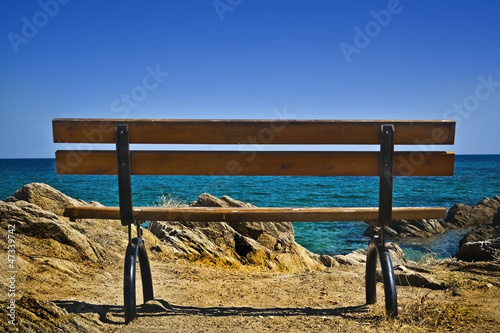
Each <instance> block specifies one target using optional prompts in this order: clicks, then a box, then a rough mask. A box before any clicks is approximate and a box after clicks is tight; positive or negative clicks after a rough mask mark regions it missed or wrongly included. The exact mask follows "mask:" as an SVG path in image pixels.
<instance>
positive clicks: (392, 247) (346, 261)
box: [333, 243, 406, 267]
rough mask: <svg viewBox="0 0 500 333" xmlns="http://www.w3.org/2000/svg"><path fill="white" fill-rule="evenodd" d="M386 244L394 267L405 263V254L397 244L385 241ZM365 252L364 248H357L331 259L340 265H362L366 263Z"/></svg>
mask: <svg viewBox="0 0 500 333" xmlns="http://www.w3.org/2000/svg"><path fill="white" fill-rule="evenodd" d="M386 246H387V248H388V249H389V253H390V254H391V261H392V265H393V266H394V267H395V266H399V265H406V259H405V254H404V252H403V250H402V249H401V248H400V247H399V245H398V244H396V243H386ZM366 254H367V251H366V250H364V249H359V250H356V251H353V252H351V253H349V254H346V255H336V256H333V259H335V260H336V261H337V262H338V263H339V264H341V265H352V266H354V265H364V264H365V263H366Z"/></svg>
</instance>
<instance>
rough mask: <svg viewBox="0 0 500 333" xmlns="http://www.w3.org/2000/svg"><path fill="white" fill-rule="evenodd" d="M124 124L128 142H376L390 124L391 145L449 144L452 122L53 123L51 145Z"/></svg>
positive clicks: (111, 135)
mask: <svg viewBox="0 0 500 333" xmlns="http://www.w3.org/2000/svg"><path fill="white" fill-rule="evenodd" d="M117 124H128V125H129V131H130V143H161V144H250V145H253V144H348V145H350V144H380V126H381V125H382V124H394V127H395V137H394V142H395V144H405V145H429V144H431V145H434V144H448V145H452V144H453V143H454V141H455V121H453V120H228V119H215V120H211V119H202V120H195V119H187V120H186V119H184V120H183V119H180V120H179V119H61V118H59V119H54V120H53V121H52V128H53V137H54V142H56V143H63V142H66V143H115V126H116V125H117Z"/></svg>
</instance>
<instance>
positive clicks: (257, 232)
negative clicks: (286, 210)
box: [190, 193, 295, 250]
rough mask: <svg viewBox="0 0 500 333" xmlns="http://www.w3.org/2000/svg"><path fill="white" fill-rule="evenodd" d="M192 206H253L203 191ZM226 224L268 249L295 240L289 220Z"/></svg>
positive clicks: (285, 244)
mask: <svg viewBox="0 0 500 333" xmlns="http://www.w3.org/2000/svg"><path fill="white" fill-rule="evenodd" d="M190 206H192V207H255V206H254V205H252V204H250V203H246V202H242V201H239V200H235V199H233V198H231V197H229V196H227V195H225V196H222V197H221V198H220V199H218V198H216V197H214V196H213V195H210V194H208V193H203V194H201V195H200V196H199V197H198V201H195V202H193V203H191V204H190ZM227 224H228V225H229V226H230V227H232V228H233V229H234V230H236V231H237V232H238V233H240V234H241V235H243V236H245V237H249V238H251V239H253V240H255V241H257V242H258V243H259V244H261V245H263V246H265V247H266V248H268V249H269V250H274V249H275V248H277V247H281V246H287V245H288V244H292V243H294V242H295V236H294V230H293V225H292V223H290V222H273V223H265V222H227Z"/></svg>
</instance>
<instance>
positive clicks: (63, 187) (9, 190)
mask: <svg viewBox="0 0 500 333" xmlns="http://www.w3.org/2000/svg"><path fill="white" fill-rule="evenodd" d="M497 170H500V155H457V156H456V161H455V175H454V176H452V177H395V178H394V200H393V204H394V207H398V206H399V207H401V206H442V207H446V208H447V209H449V208H451V207H452V206H453V205H454V204H456V203H463V204H468V205H475V204H476V203H477V202H479V201H480V200H481V199H482V198H484V197H488V198H492V197H494V196H496V195H500V177H498V174H497V172H498V171H497ZM0 177H1V179H2V186H1V187H0V200H4V199H5V198H7V197H9V196H11V195H12V194H13V193H14V192H15V191H16V190H18V189H19V188H21V187H22V186H23V185H25V184H28V183H32V182H40V183H46V184H48V185H50V186H52V187H54V188H56V189H57V190H59V191H61V192H63V193H64V194H66V195H69V196H71V197H73V198H77V199H83V200H85V201H98V202H100V203H102V204H103V205H106V206H117V205H118V186H117V180H116V176H100V175H99V176H96V175H89V176H87V175H85V176H82V175H57V174H56V171H55V159H53V158H45V159H0ZM132 184H133V185H132V188H133V202H134V205H136V206H154V205H157V204H158V203H159V202H160V201H161V197H162V196H168V197H172V198H175V199H176V200H177V201H179V202H183V203H190V202H192V201H195V200H196V199H197V198H198V196H199V195H200V194H202V193H210V194H212V195H214V196H216V197H221V196H223V195H228V196H230V197H232V198H234V199H237V200H241V201H244V202H249V203H252V204H254V205H256V206H271V207H301V206H318V207H322V206H323V207H324V206H340V207H341V206H353V207H356V206H378V178H377V177H295V176H262V177H255V176H254V177H247V176H133V177H132ZM366 228H367V225H366V224H365V223H363V222H315V223H312V222H310V223H302V222H298V223H294V229H295V238H296V241H297V242H298V243H299V244H301V245H302V246H304V247H306V248H307V249H308V250H310V251H311V252H314V253H318V254H329V255H336V254H347V253H349V252H352V251H354V250H357V249H359V248H364V249H366V247H367V242H368V239H367V238H366V237H364V236H363V232H364V230H365V229H366ZM469 230H470V229H460V230H453V231H448V232H447V233H445V234H444V235H439V236H434V237H431V238H427V239H391V240H390V241H392V242H395V243H397V244H398V245H400V246H401V247H402V248H403V250H404V251H405V254H406V256H407V258H409V259H412V260H419V259H421V258H422V257H423V256H425V255H429V256H434V257H436V258H439V259H442V258H448V257H451V256H453V255H454V254H455V253H456V252H457V251H458V242H459V240H460V239H461V238H462V237H463V236H464V235H465V233H467V232H468V231H469Z"/></svg>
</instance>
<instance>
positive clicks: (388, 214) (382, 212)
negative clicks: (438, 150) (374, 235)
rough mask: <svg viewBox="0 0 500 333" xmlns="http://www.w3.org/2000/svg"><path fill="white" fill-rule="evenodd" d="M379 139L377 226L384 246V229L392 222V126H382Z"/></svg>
mask: <svg viewBox="0 0 500 333" xmlns="http://www.w3.org/2000/svg"><path fill="white" fill-rule="evenodd" d="M380 135H381V137H380V188H379V211H378V224H379V226H380V239H381V242H382V246H383V245H384V242H385V241H384V227H385V226H387V225H389V224H390V223H391V220H392V186H393V169H394V165H393V164H394V125H382V126H381V134H380Z"/></svg>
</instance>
